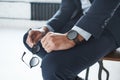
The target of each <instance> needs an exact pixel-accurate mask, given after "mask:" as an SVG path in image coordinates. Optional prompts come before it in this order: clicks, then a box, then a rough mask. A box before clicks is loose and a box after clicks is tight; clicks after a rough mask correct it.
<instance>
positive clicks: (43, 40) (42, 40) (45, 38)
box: [41, 32, 52, 43]
mask: <svg viewBox="0 0 120 80" xmlns="http://www.w3.org/2000/svg"><path fill="white" fill-rule="evenodd" d="M50 34H52V32H48V33H47V34H46V35H45V36H44V37H43V38H42V39H41V43H44V42H45V41H46V40H47V38H48V36H49V35H50Z"/></svg>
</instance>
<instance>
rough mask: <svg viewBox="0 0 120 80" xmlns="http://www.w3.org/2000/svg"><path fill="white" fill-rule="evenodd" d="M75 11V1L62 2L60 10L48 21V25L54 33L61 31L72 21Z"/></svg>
mask: <svg viewBox="0 0 120 80" xmlns="http://www.w3.org/2000/svg"><path fill="white" fill-rule="evenodd" d="M79 5H80V4H79ZM75 11H76V5H75V3H74V0H62V2H61V5H60V8H59V10H58V11H57V12H56V14H55V15H54V16H53V17H52V18H51V19H49V20H48V22H47V25H49V26H51V27H52V28H53V29H54V31H59V30H60V29H61V28H62V27H63V26H65V25H66V23H67V22H68V21H70V19H71V17H72V15H73V13H74V12H75Z"/></svg>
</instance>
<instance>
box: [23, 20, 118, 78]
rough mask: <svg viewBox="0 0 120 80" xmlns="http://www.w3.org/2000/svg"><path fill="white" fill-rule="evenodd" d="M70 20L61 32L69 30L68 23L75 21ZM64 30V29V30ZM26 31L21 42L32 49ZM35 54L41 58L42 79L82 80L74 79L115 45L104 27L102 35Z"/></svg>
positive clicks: (41, 49) (42, 49) (42, 50)
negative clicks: (65, 48) (62, 47)
mask: <svg viewBox="0 0 120 80" xmlns="http://www.w3.org/2000/svg"><path fill="white" fill-rule="evenodd" d="M72 22H73V21H71V22H70V23H69V24H67V25H68V27H67V26H66V27H65V28H67V29H65V28H63V30H61V32H63V33H64V32H66V31H67V30H70V29H71V27H70V25H72V26H73V24H74V23H75V22H73V23H72ZM64 30H65V31H64ZM27 35H28V33H26V34H25V35H24V38H23V42H24V44H25V46H26V47H27V48H28V49H29V50H30V51H31V50H32V49H31V48H30V47H29V46H28V45H27V44H26V38H27ZM38 45H39V46H40V47H41V48H40V51H38V52H37V53H36V54H37V55H38V56H39V57H41V58H42V62H41V66H40V67H41V69H42V76H43V80H82V79H76V77H77V75H78V74H79V73H80V72H81V71H83V70H84V69H86V68H88V67H90V66H92V65H93V64H94V63H96V62H97V61H98V60H99V59H100V58H102V57H104V56H105V55H107V53H109V52H111V51H113V50H115V49H116V48H117V45H116V43H115V40H114V38H113V36H112V34H111V33H110V31H109V30H107V29H105V30H104V32H103V33H102V35H101V36H100V37H99V38H98V39H95V38H94V37H91V38H90V39H89V40H88V41H86V42H82V43H81V44H79V45H76V46H75V47H73V48H71V49H68V50H61V51H53V52H51V53H47V52H46V51H45V50H44V48H42V46H41V43H40V42H39V43H38Z"/></svg>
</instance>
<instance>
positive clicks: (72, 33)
mask: <svg viewBox="0 0 120 80" xmlns="http://www.w3.org/2000/svg"><path fill="white" fill-rule="evenodd" d="M77 35H78V33H77V32H76V31H74V30H71V31H69V32H68V35H67V37H68V39H70V40H74V39H75V38H76V37H77Z"/></svg>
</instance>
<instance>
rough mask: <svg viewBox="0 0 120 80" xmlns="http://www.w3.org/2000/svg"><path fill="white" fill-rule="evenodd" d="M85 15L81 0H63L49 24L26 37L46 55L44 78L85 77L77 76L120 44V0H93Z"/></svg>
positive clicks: (70, 79) (75, 79) (29, 45)
mask: <svg viewBox="0 0 120 80" xmlns="http://www.w3.org/2000/svg"><path fill="white" fill-rule="evenodd" d="M90 2H91V3H92V4H91V6H90V8H89V10H88V11H87V12H86V13H85V14H83V9H82V5H81V1H80V0H62V2H61V6H60V9H59V10H58V11H57V13H56V14H55V15H54V16H53V17H52V18H51V19H50V20H48V22H47V24H46V25H47V26H44V27H42V28H40V29H33V30H30V31H29V32H27V33H26V34H25V36H24V44H25V46H26V47H27V48H28V49H29V50H30V51H31V50H32V47H33V46H34V45H36V44H39V46H40V47H41V49H40V51H38V52H36V54H37V55H38V56H40V57H41V58H42V64H41V69H42V75H43V79H44V80H82V79H80V78H78V77H77V75H78V74H79V73H80V72H81V71H83V70H84V69H85V68H88V67H89V66H91V65H93V64H94V63H95V62H97V61H98V60H99V59H100V58H102V57H104V56H105V55H106V54H107V53H109V52H111V51H113V50H115V49H116V48H118V47H119V46H120V31H119V30H120V0H90Z"/></svg>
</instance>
